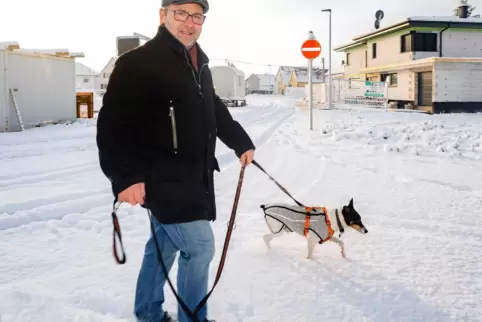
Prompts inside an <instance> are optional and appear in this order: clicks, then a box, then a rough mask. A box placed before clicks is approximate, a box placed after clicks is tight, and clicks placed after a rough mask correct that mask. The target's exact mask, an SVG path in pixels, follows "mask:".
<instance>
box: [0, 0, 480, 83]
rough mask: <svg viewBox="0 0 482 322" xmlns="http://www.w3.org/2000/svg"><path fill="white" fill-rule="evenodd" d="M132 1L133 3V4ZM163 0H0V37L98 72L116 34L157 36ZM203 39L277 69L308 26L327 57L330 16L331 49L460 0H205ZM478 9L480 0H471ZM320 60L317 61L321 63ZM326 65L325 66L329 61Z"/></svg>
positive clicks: (336, 66)
mask: <svg viewBox="0 0 482 322" xmlns="http://www.w3.org/2000/svg"><path fill="white" fill-rule="evenodd" d="M135 3H137V5H135ZM161 3H162V2H161V0H139V1H133V0H82V1H65V0H10V1H7V0H0V13H2V14H1V16H0V42H1V41H18V42H19V43H20V45H21V47H24V48H67V49H69V50H70V51H81V52H83V53H85V55H86V57H85V58H84V59H79V60H78V61H80V62H82V63H84V64H86V65H88V66H89V67H91V68H93V69H95V70H97V71H99V72H100V71H101V69H102V68H103V67H104V65H105V64H106V63H107V61H108V60H109V59H110V58H111V57H112V56H114V55H115V54H116V43H115V39H116V37H117V36H123V35H132V33H133V32H139V33H141V34H145V35H147V36H150V37H151V36H154V34H155V32H156V31H157V27H158V25H159V7H160V5H161ZM209 3H210V6H211V9H210V11H209V12H208V14H207V15H208V18H207V20H206V23H205V26H204V30H203V33H202V35H201V38H200V41H199V42H200V44H201V46H202V47H203V49H204V50H205V51H206V53H207V54H208V56H209V57H211V59H212V64H211V65H215V64H222V63H223V62H222V61H220V60H215V59H230V60H238V61H243V62H250V63H256V64H260V65H253V64H244V63H235V65H236V66H237V67H238V68H240V69H242V70H243V71H244V72H245V73H246V77H248V76H249V74H250V73H252V72H268V71H269V67H268V66H267V65H268V64H272V65H273V66H272V67H271V72H272V73H275V72H276V70H277V68H278V66H275V65H303V64H306V60H305V59H304V58H303V57H302V55H301V51H300V46H301V44H302V42H303V41H304V40H305V39H306V37H307V33H308V30H313V31H314V33H315V36H316V37H317V39H318V40H320V41H321V43H322V47H323V53H322V55H323V56H325V57H326V58H325V60H326V62H327V63H328V15H327V14H326V13H322V12H321V9H324V8H331V9H332V10H333V16H332V23H333V29H332V34H333V36H332V37H333V38H332V44H333V47H335V46H337V45H340V44H344V43H347V42H350V41H351V39H352V38H353V37H354V36H355V35H358V34H361V33H365V32H369V31H371V30H372V29H373V23H374V20H375V12H376V11H377V10H378V9H382V10H383V11H384V12H385V18H384V19H383V20H382V22H381V27H384V26H387V25H389V24H392V23H395V22H397V21H400V20H403V19H405V18H406V17H408V16H440V15H442V16H450V15H452V10H453V8H455V7H456V6H457V5H458V3H459V0H403V1H396V0H385V1H383V0H363V1H360V0H209ZM469 3H471V4H473V5H475V6H477V9H476V10H475V12H476V13H481V14H482V0H469ZM332 57H333V71H334V72H336V71H342V69H341V66H340V63H341V60H342V59H343V58H344V56H343V54H341V53H333V54H332ZM319 62H320V60H319V59H318V60H317V61H316V64H318V65H319ZM326 66H328V65H326Z"/></svg>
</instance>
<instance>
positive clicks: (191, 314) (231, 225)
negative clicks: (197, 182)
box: [112, 163, 246, 322]
mask: <svg viewBox="0 0 482 322" xmlns="http://www.w3.org/2000/svg"><path fill="white" fill-rule="evenodd" d="M245 169H246V163H244V164H243V165H242V166H241V171H240V173H239V180H238V185H237V188H236V194H235V197H234V203H233V208H232V211H231V217H230V219H229V223H228V230H227V232H226V237H225V240H224V246H223V251H222V254H221V259H220V261H219V267H218V271H217V273H216V278H215V280H214V283H213V286H212V288H211V290H210V291H209V293H208V294H206V296H205V297H204V298H203V299H202V300H201V301H200V302H199V304H198V305H197V306H196V308H195V309H194V312H193V311H191V310H190V309H189V308H188V306H187V305H186V303H185V302H184V301H183V300H182V299H181V298H180V296H179V294H178V293H177V292H176V290H175V289H174V286H173V285H172V282H171V279H170V278H169V273H168V271H167V268H166V265H165V263H164V260H163V259H162V256H161V254H162V253H161V250H160V247H159V243H158V241H157V238H156V234H155V231H154V223H153V218H152V217H153V216H152V213H151V211H150V210H149V209H147V213H148V215H149V220H150V226H151V234H152V236H153V238H154V245H155V247H156V252H157V257H158V261H159V263H160V264H161V266H162V269H163V271H164V274H165V276H166V279H167V282H168V283H169V286H170V287H171V290H172V292H173V293H174V296H175V297H176V299H177V301H178V303H179V305H180V306H181V308H182V309H183V310H184V312H186V314H187V315H188V316H189V318H190V319H191V320H192V322H202V321H200V320H199V318H198V317H197V315H198V313H199V311H200V310H201V309H202V307H203V306H204V305H205V304H206V302H207V300H208V298H209V297H210V296H211V294H212V292H213V291H214V288H215V287H216V285H217V284H218V282H219V280H220V278H221V274H222V272H223V269H224V264H225V262H226V255H227V252H228V246H229V241H230V240H231V235H232V232H233V228H234V225H235V220H236V211H237V209H238V203H239V197H240V195H241V187H242V185H243V179H244V172H245ZM116 203H117V198H116V200H115V201H114V209H113V211H112V218H113V224H114V245H113V252H114V257H115V259H116V261H117V263H118V264H124V263H125V262H126V256H125V252H124V247H123V246H122V237H121V230H120V225H119V222H118V219H117V215H116V211H117V209H118V208H119V206H120V204H119V205H118V206H117V207H116V206H115V205H116ZM116 235H117V236H118V237H119V242H120V244H121V248H122V253H123V259H120V258H119V256H118V254H117V250H116V247H115V236H116Z"/></svg>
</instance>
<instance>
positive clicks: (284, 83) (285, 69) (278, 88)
mask: <svg viewBox="0 0 482 322" xmlns="http://www.w3.org/2000/svg"><path fill="white" fill-rule="evenodd" d="M295 68H296V67H292V66H280V67H279V68H278V72H277V73H276V75H275V83H276V85H275V87H274V93H275V94H281V95H284V94H285V89H286V87H289V86H290V80H291V74H292V73H293V71H294V70H295Z"/></svg>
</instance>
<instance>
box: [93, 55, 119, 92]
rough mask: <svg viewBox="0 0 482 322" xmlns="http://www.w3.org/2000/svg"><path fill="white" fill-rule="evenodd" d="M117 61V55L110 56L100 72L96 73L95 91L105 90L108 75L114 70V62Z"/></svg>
mask: <svg viewBox="0 0 482 322" xmlns="http://www.w3.org/2000/svg"><path fill="white" fill-rule="evenodd" d="M116 61H117V57H112V58H111V59H110V60H109V61H108V62H107V64H106V65H105V66H104V68H103V69H102V70H101V72H100V73H99V74H98V75H97V79H96V84H95V89H96V90H97V91H101V92H105V90H106V89H107V84H108V83H109V78H110V75H111V74H112V71H113V70H114V66H115V62H116Z"/></svg>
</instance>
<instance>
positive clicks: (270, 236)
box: [263, 232, 282, 249]
mask: <svg viewBox="0 0 482 322" xmlns="http://www.w3.org/2000/svg"><path fill="white" fill-rule="evenodd" d="M281 234H282V232H279V233H276V234H273V233H269V234H266V235H264V236H263V240H264V243H265V244H266V247H268V249H271V241H272V240H273V238H276V237H279V236H281Z"/></svg>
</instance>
